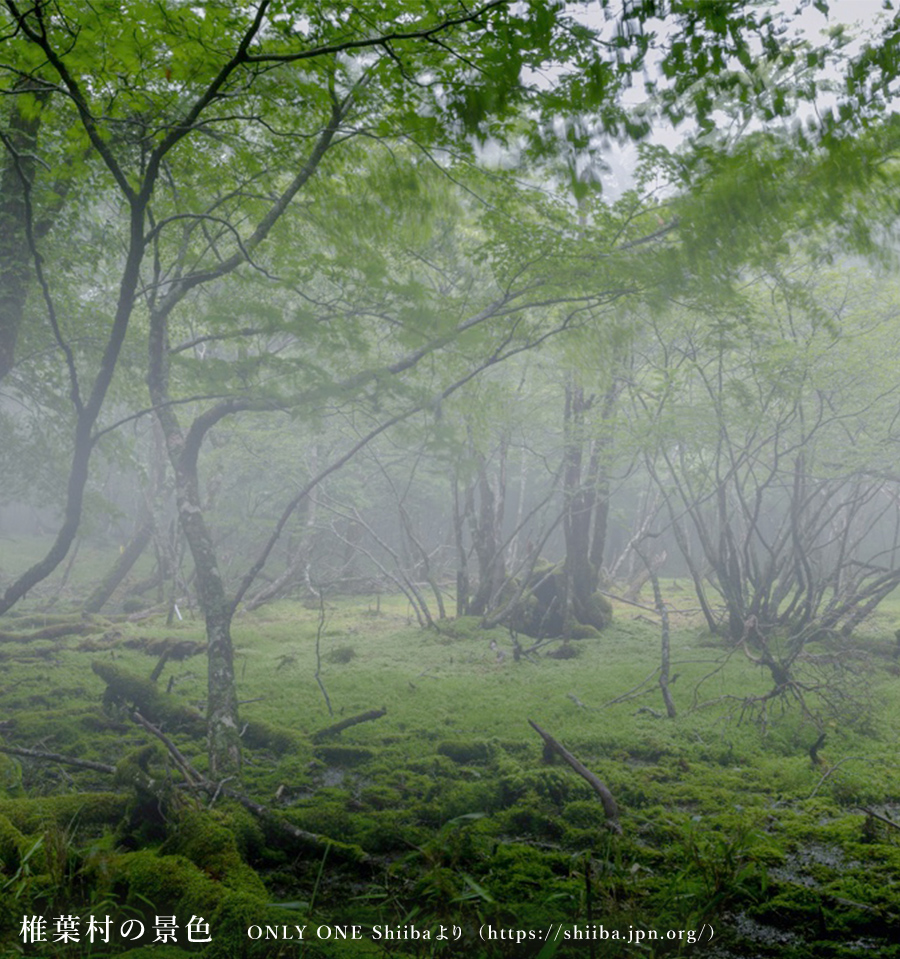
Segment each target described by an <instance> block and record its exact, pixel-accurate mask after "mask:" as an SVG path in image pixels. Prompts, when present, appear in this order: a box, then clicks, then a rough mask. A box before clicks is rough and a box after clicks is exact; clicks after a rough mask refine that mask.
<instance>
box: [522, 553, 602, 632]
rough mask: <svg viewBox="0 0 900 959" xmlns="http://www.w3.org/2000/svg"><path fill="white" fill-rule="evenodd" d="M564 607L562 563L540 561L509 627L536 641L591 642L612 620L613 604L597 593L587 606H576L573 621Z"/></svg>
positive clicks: (563, 570)
mask: <svg viewBox="0 0 900 959" xmlns="http://www.w3.org/2000/svg"><path fill="white" fill-rule="evenodd" d="M515 588H518V587H515ZM510 598H511V597H510ZM565 606H566V602H565V564H564V563H548V562H539V563H538V564H537V565H536V566H535V567H534V569H533V570H532V572H531V575H530V576H529V577H528V582H527V585H526V592H525V594H524V596H523V599H522V601H521V602H520V603H519V605H518V607H517V608H516V610H515V611H514V612H513V613H512V615H511V617H510V623H509V625H510V626H512V627H513V629H515V630H517V631H518V632H520V633H524V634H525V635H526V636H532V637H535V638H541V639H543V638H548V637H554V636H561V637H562V636H564V637H567V638H569V639H593V638H595V637H597V636H598V635H599V631H600V630H602V629H605V628H606V627H607V626H608V625H609V624H610V622H611V621H612V615H613V610H612V605H611V604H610V602H609V600H608V599H607V598H606V597H605V596H603V595H601V594H600V593H598V592H595V593H593V594H592V596H591V597H590V599H589V600H588V602H587V603H575V608H574V609H573V610H572V613H573V615H574V617H575V618H574V621H571V620H570V621H567V620H566V616H565Z"/></svg>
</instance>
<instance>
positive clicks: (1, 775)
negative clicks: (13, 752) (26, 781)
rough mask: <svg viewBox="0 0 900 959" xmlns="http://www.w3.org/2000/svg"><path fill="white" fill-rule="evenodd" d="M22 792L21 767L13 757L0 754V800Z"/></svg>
mask: <svg viewBox="0 0 900 959" xmlns="http://www.w3.org/2000/svg"><path fill="white" fill-rule="evenodd" d="M21 792H22V766H21V764H20V763H19V762H18V760H16V759H15V758H14V757H13V756H8V755H7V754H6V753H0V799H5V798H7V797H9V796H18V795H20V794H21Z"/></svg>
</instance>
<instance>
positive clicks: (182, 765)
mask: <svg viewBox="0 0 900 959" xmlns="http://www.w3.org/2000/svg"><path fill="white" fill-rule="evenodd" d="M134 719H135V722H138V723H140V725H141V726H143V727H144V729H146V730H147V732H149V733H150V734H151V735H153V736H156V738H157V739H158V740H159V741H160V742H161V743H162V744H163V745H164V746H165V747H166V749H167V750H168V752H169V755H171V757H172V759H173V760H174V761H175V764H176V765H177V766H178V768H179V769H180V770H181V772H182V774H183V775H184V777H185V779H187V781H188V787H189V788H190V789H192V790H201V791H202V792H205V793H206V794H207V795H208V796H210V797H211V798H212V800H213V801H215V799H216V798H217V797H218V796H227V797H228V798H229V799H233V800H235V802H239V803H240V804H241V805H242V806H243V807H244V809H246V810H247V811H248V812H251V813H253V815H254V816H256V817H257V819H261V820H262V821H263V822H266V823H267V824H269V825H270V826H273V827H274V828H276V829H278V830H280V831H281V832H283V833H287V835H289V836H291V837H292V838H293V839H296V840H298V841H299V842H302V843H305V844H307V845H312V846H314V847H315V848H317V849H321V848H322V847H323V846H326V847H328V848H330V849H332V850H335V851H338V852H340V851H343V852H344V853H345V854H350V855H352V857H353V858H354V859H355V860H356V861H357V862H364V861H365V860H366V859H368V856H367V855H366V854H365V853H364V852H363V851H362V850H361V849H359V848H358V847H355V846H345V845H344V844H342V843H336V842H335V841H334V840H333V839H330V838H329V837H327V836H321V835H319V834H318V833H315V832H308V831H307V830H306V829H300V827H299V826H295V825H294V824H293V823H291V822H288V821H287V820H286V819H282V818H281V817H280V816H276V815H275V814H274V813H273V812H272V811H271V810H270V809H268V808H267V807H266V806H263V805H262V804H261V803H258V802H256V801H255V800H253V799H251V798H250V797H249V796H245V795H244V794H243V793H241V792H237V791H236V790H234V789H228V788H226V787H225V785H224V783H223V782H219V783H215V782H211V781H210V780H208V779H205V778H204V777H203V774H202V773H200V772H198V770H196V769H195V768H194V767H193V766H192V765H191V763H190V761H189V760H188V759H186V758H185V756H184V755H183V754H182V753H181V751H180V750H179V749H178V747H177V746H176V745H175V744H174V743H173V742H172V740H171V739H169V738H168V736H166V735H165V733H163V732H162V730H160V729H157V728H156V727H155V726H154V725H153V724H152V723H150V722H148V721H147V720H146V719H144V717H143V716H141V715H140V713H138V712H135V714H134Z"/></svg>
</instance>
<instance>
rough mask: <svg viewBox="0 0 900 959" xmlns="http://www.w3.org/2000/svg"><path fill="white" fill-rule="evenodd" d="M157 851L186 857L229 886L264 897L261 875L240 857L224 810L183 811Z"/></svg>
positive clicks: (229, 821)
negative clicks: (219, 811) (222, 811)
mask: <svg viewBox="0 0 900 959" xmlns="http://www.w3.org/2000/svg"><path fill="white" fill-rule="evenodd" d="M160 854H163V855H164V854H178V855H182V856H185V857H186V858H188V859H189V860H190V861H191V862H192V863H194V865H195V866H198V867H199V868H200V869H202V870H203V871H204V872H205V873H206V874H207V875H208V876H210V877H211V878H212V879H215V880H217V881H218V882H221V883H222V884H223V885H224V886H226V887H228V888H229V889H235V890H238V889H239V890H242V891H243V892H246V893H249V894H252V895H255V896H258V897H265V895H266V891H265V887H264V886H263V884H262V881H261V880H260V878H259V877H258V876H257V875H256V873H255V872H254V871H253V870H252V869H251V868H250V867H249V866H248V865H247V864H246V863H245V862H244V861H243V858H242V857H241V853H240V850H239V849H238V845H237V842H236V841H235V836H234V832H233V831H232V828H231V819H230V816H229V815H228V814H227V813H218V812H214V811H209V810H204V809H186V810H184V811H182V813H181V815H180V816H179V818H178V821H177V824H176V825H175V826H174V828H173V829H172V830H171V832H170V835H169V838H168V839H167V840H166V841H165V842H164V843H163V845H162V846H161V847H160Z"/></svg>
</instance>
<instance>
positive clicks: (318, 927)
mask: <svg viewBox="0 0 900 959" xmlns="http://www.w3.org/2000/svg"><path fill="white" fill-rule="evenodd" d="M664 586H665V593H666V598H667V601H668V603H669V604H670V605H671V607H672V609H673V610H677V609H679V608H682V607H689V606H690V605H691V600H690V595H691V594H690V592H689V591H688V590H687V589H684V588H683V584H682V585H681V587H679V584H677V583H673V582H671V581H670V582H668V583H666V584H664ZM183 613H184V615H185V619H184V620H182V621H180V622H178V621H176V623H175V624H174V625H170V626H167V625H166V624H165V620H164V618H151V619H148V620H145V621H142V622H130V621H127V620H126V619H124V618H109V619H104V618H103V617H95V618H93V619H90V620H85V621H84V622H83V624H82V626H83V628H79V629H75V626H78V625H79V624H78V623H77V621H73V620H72V619H71V618H69V619H66V618H65V617H62V618H60V619H57V618H56V617H54V616H49V615H38V616H33V615H24V616H23V615H19V616H14V615H10V616H7V617H5V618H4V619H3V620H0V744H5V745H6V746H11V747H13V748H15V749H19V750H23V749H26V750H27V749H30V750H34V751H36V752H38V753H43V754H56V755H57V757H59V758H60V759H62V760H80V761H81V762H82V763H84V762H87V763H94V764H96V768H83V767H79V766H77V765H74V764H72V763H71V762H66V761H51V760H50V759H49V758H48V756H47V755H44V756H41V757H28V756H23V755H21V754H18V755H16V754H7V755H5V756H4V755H3V754H0V956H19V955H24V956H31V957H38V956H39V957H45V959H58V957H73V959H74V957H79V959H81V957H88V956H97V957H99V956H127V957H129V959H182V957H186V956H199V955H202V956H203V957H204V959H210V957H216V956H229V957H241V956H248V957H249V956H272V957H279V956H304V957H315V956H372V957H376V956H377V957H382V956H383V957H386V956H407V955H409V956H466V957H479V956H485V957H507V956H508V957H513V956H515V957H540V959H549V957H552V956H558V957H574V956H579V957H585V959H594V957H619V956H623V957H624V956H647V957H656V956H675V955H697V956H699V955H703V956H704V957H708V959H730V957H737V956H740V957H742V959H754V957H769V956H778V957H780V959H806V957H813V956H815V957H838V956H858V955H860V954H861V953H865V954H867V955H871V956H874V957H889V956H900V946H898V945H896V940H897V938H898V936H897V929H898V928H900V831H898V827H896V826H895V825H893V824H892V823H897V822H898V821H900V763H898V758H897V748H896V747H897V741H898V730H900V696H898V686H900V663H898V660H897V658H896V650H897V642H896V640H895V638H894V630H895V628H896V626H897V625H898V620H900V604H894V605H892V604H891V603H888V604H887V605H886V606H885V607H884V609H883V610H882V611H880V612H879V614H878V615H877V616H876V617H875V618H874V619H872V620H871V621H870V622H869V623H867V625H866V626H865V628H864V629H863V630H860V632H859V634H858V635H857V636H855V637H853V639H852V641H851V642H850V643H849V644H848V643H845V644H844V645H842V646H841V647H840V648H837V647H835V646H831V645H829V644H827V643H824V644H818V645H816V646H815V647H810V648H809V649H808V651H807V653H806V654H805V657H804V660H803V663H802V668H803V669H804V670H805V672H804V674H803V675H804V677H805V680H804V681H805V682H806V683H807V685H808V687H809V689H810V690H813V687H816V688H815V689H814V690H813V691H811V692H808V694H807V697H806V710H804V709H803V708H801V705H800V704H799V703H798V701H797V699H796V698H795V697H794V696H793V695H789V696H787V697H779V698H775V699H773V700H771V701H769V702H768V703H767V709H766V712H765V713H763V712H762V710H761V708H760V706H759V703H756V704H755V705H754V704H753V703H752V702H751V700H752V699H753V697H756V696H760V695H763V694H765V693H766V692H768V691H769V690H770V689H771V686H772V684H771V681H770V679H769V677H768V675H767V673H765V671H764V670H762V669H761V668H760V667H759V666H757V665H755V664H753V663H752V662H751V661H750V660H749V659H748V657H747V656H745V655H744V653H743V651H742V650H741V649H740V648H739V647H738V648H729V647H728V645H727V643H726V642H725V641H724V640H722V639H721V638H717V637H713V636H711V635H710V634H709V633H708V632H706V631H705V630H704V629H703V628H701V626H700V624H699V622H698V620H697V617H696V615H695V614H694V613H691V612H686V613H684V614H679V613H676V612H673V614H672V637H671V644H672V652H671V655H672V667H671V669H672V674H673V680H672V683H673V684H672V686H671V692H672V696H673V698H674V702H675V705H676V707H677V710H678V714H677V716H676V717H675V718H672V719H670V718H667V716H666V713H665V708H664V706H663V701H662V697H661V695H660V691H659V688H658V686H657V685H656V680H657V675H658V674H657V672H656V670H657V667H658V666H659V659H660V628H659V622H658V617H656V616H655V615H654V614H652V613H650V612H648V611H642V610H640V609H637V608H635V607H630V606H624V605H622V604H616V611H615V620H614V623H613V625H611V626H610V627H609V628H608V629H606V630H605V631H604V632H603V634H602V636H601V637H600V638H593V639H585V640H579V641H577V642H572V643H570V644H568V645H567V646H566V647H565V649H566V658H555V657H554V656H551V655H550V654H552V653H557V652H558V651H559V650H560V648H561V646H560V644H559V643H553V644H548V645H546V646H544V647H542V648H541V649H539V650H538V651H536V652H535V653H533V654H531V655H529V656H521V657H519V658H518V659H517V658H516V656H515V655H514V652H515V650H514V644H513V638H512V637H511V636H510V634H509V633H508V632H507V631H505V630H503V629H497V630H493V631H491V632H490V633H487V632H485V631H483V630H481V629H479V628H478V626H477V622H476V621H474V620H469V619H463V620H459V621H444V622H442V623H441V624H440V626H441V628H440V629H439V630H434V629H426V630H422V629H420V628H418V627H417V626H416V624H415V623H414V622H411V620H410V611H409V609H408V608H407V607H406V605H405V604H404V602H403V601H402V600H401V599H395V598H389V597H381V598H380V599H376V598H375V597H356V598H352V597H351V598H337V597H335V598H328V597H326V599H325V602H324V605H323V606H322V607H320V606H319V605H318V604H316V603H315V602H313V603H308V604H303V603H301V602H299V601H296V602H281V603H277V604H273V605H271V606H266V607H263V608H261V609H259V610H258V611H256V612H254V613H252V614H247V615H239V616H238V618H237V620H236V622H235V627H234V638H235V643H236V647H237V658H236V667H237V678H238V687H239V695H240V697H241V700H242V705H241V707H240V708H241V718H242V722H243V723H245V724H246V726H245V728H244V741H245V755H244V762H245V765H244V770H243V782H242V783H241V784H239V785H238V784H236V783H231V784H226V786H225V787H224V788H223V790H222V792H221V794H220V795H218V796H216V797H215V801H214V802H213V801H211V798H210V797H209V796H208V795H199V794H198V793H197V792H196V791H192V790H191V789H189V788H185V787H184V783H183V776H182V774H181V772H179V770H178V769H177V768H176V767H177V763H176V762H174V761H173V754H172V753H171V751H169V750H167V748H166V747H164V746H163V744H162V743H161V742H160V741H159V740H158V739H157V738H155V737H154V736H153V735H151V734H150V733H149V732H148V731H147V730H146V729H145V728H143V727H141V726H140V725H138V724H137V723H136V722H134V721H133V719H132V709H131V707H132V706H133V703H128V702H123V701H121V700H119V701H117V700H116V697H114V696H112V695H110V694H109V693H108V692H107V691H106V683H105V682H104V679H103V678H101V675H100V674H99V673H104V675H105V676H106V677H107V679H108V678H109V675H111V672H110V671H111V670H112V673H113V674H114V675H115V676H118V677H119V678H121V677H126V678H127V677H137V678H139V679H140V680H141V681H142V682H143V683H144V684H145V686H146V684H147V683H148V682H149V680H148V677H150V675H151V673H152V672H153V671H154V667H155V666H157V665H158V664H159V661H160V656H161V653H162V651H163V650H165V648H166V647H169V654H168V658H167V659H166V660H165V662H164V663H163V664H162V669H161V671H159V675H158V676H157V677H156V678H155V681H154V682H155V687H156V688H157V689H158V690H159V696H160V702H162V701H165V702H166V703H168V704H170V705H171V704H172V703H176V702H177V703H178V704H180V706H183V707H185V709H186V713H185V715H186V716H188V720H186V722H185V724H184V725H183V726H179V724H178V722H176V721H175V720H173V719H171V718H170V719H169V720H168V723H167V722H166V720H165V719H162V720H159V721H160V723H161V725H162V726H163V732H164V733H165V734H166V735H167V737H168V738H169V740H170V742H171V743H172V744H173V745H177V747H178V749H179V750H180V752H181V753H182V754H183V756H184V758H185V761H186V763H188V764H192V765H193V766H194V767H196V768H197V769H200V770H202V769H203V767H204V764H205V743H204V742H203V739H202V736H198V735H197V734H196V728H193V727H192V725H191V722H190V721H189V720H190V716H189V713H190V710H191V709H196V710H198V711H200V712H201V713H202V709H203V706H204V699H205V695H206V691H205V684H206V676H205V657H204V655H203V646H202V644H203V629H202V623H201V621H200V620H199V619H196V618H191V616H190V613H189V611H183ZM66 622H69V623H73V622H74V625H73V628H72V630H71V631H67V630H66V629H62V631H61V632H60V634H59V635H51V634H52V633H53V632H54V631H53V629H52V627H53V626H54V625H64V624H65V623H66ZM48 627H50V630H49V632H48ZM21 634H26V635H28V636H30V637H31V638H27V639H25V638H22V635H21ZM41 637H43V638H41ZM492 641H493V645H492ZM520 642H522V643H523V645H524V642H525V640H524V637H520ZM104 667H107V668H106V671H105V672H104ZM98 670H99V673H98ZM642 683H643V684H644V685H643V686H642V685H641V684H642ZM636 687H639V688H637V689H636ZM167 693H168V694H169V697H171V698H167V697H166V694H167ZM629 693H631V695H628V694H629ZM135 695H137V694H135ZM149 708H152V704H150V705H149V706H145V711H146V709H149ZM381 709H384V710H385V713H384V715H383V716H381V717H380V718H377V719H370V720H369V721H367V722H362V723H359V724H357V725H354V726H352V727H349V728H346V729H344V730H343V731H342V732H339V733H333V734H331V735H317V734H321V732H322V731H323V730H325V729H327V727H329V726H332V725H333V724H336V723H338V722H340V721H342V720H345V719H348V718H350V717H353V716H357V715H359V714H363V713H366V712H368V711H371V710H381ZM157 718H158V717H157ZM529 720H531V721H533V722H535V723H537V724H539V725H540V726H541V727H542V728H543V729H544V730H546V731H547V732H548V733H550V734H551V735H552V736H553V737H555V739H556V740H558V741H559V742H561V743H562V744H563V745H564V746H565V747H566V748H567V749H568V750H569V751H570V752H571V753H572V754H574V756H575V757H577V759H578V760H580V761H581V762H582V763H583V764H584V766H586V767H587V768H588V769H589V770H590V771H591V772H592V773H594V774H595V775H596V776H597V777H599V778H600V779H601V780H602V781H603V783H605V784H606V786H607V787H608V788H609V790H610V791H611V793H612V795H613V796H614V798H615V800H616V802H617V804H618V807H619V822H620V825H621V832H619V831H617V830H616V829H615V828H610V824H609V823H607V822H606V817H605V815H604V808H603V806H602V805H601V803H600V801H599V799H598V796H597V794H596V792H595V791H594V789H592V787H591V785H590V784H589V783H588V782H587V781H586V780H585V779H584V778H583V777H582V776H580V775H578V774H577V773H576V772H574V771H573V770H572V769H571V768H569V767H568V766H567V765H566V764H564V763H562V762H560V761H559V760H558V759H557V760H556V761H555V762H548V761H547V757H545V756H544V755H543V748H542V747H543V743H542V741H541V739H540V737H539V736H538V735H537V733H536V732H535V731H534V729H533V728H532V727H531V726H530V725H529ZM822 734H824V736H825V739H824V742H821V741H820V738H821V736H822ZM817 741H819V746H818V749H812V747H813V746H814V744H816V743H817ZM112 767H115V769H114V770H113V769H112ZM235 793H240V794H241V795H243V796H244V797H249V799H251V800H252V801H254V802H255V803H257V804H261V805H262V806H264V807H265V813H264V814H260V813H259V810H258V809H257V810H256V812H253V811H252V809H251V810H250V811H248V804H246V803H245V804H243V805H242V804H241V803H240V802H239V801H238V800H237V799H235V798H234V794H235ZM285 824H287V825H286V826H285ZM613 825H614V824H613ZM91 917H93V919H94V921H93V923H91ZM107 917H108V918H109V924H108V925H106V926H105V927H104V925H103V922H104V921H105V919H106V918H107ZM167 917H168V919H169V920H170V921H169V923H168V925H167V924H166V922H165V921H163V922H160V920H166V918H167ZM67 918H68V919H69V920H70V921H69V922H68V924H66V923H64V922H61V920H65V919H67ZM41 920H45V921H46V926H45V927H44V926H41V925H40V921H41ZM192 921H194V925H193V926H192V927H190V928H189V924H190V923H191V922H192ZM201 921H202V922H201ZM137 923H142V924H143V926H142V927H139V926H138V925H136V924H137ZM202 923H206V924H207V925H208V928H209V932H208V935H204V933H205V928H204V927H203V925H202ZM173 926H174V927H175V928H174V930H173V928H172V927H173ZM139 928H142V934H141V935H138V930H139ZM66 930H68V932H66ZM301 930H302V932H301ZM41 933H43V937H42V936H41ZM301 934H302V938H300V936H301ZM442 936H443V937H444V938H441V937H442ZM60 937H61V938H60ZM189 938H190V939H197V940H199V939H203V938H208V939H210V940H211V941H209V942H199V941H198V942H191V941H189ZM154 939H157V940H161V941H155V942H154ZM91 940H93V941H91Z"/></svg>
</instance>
